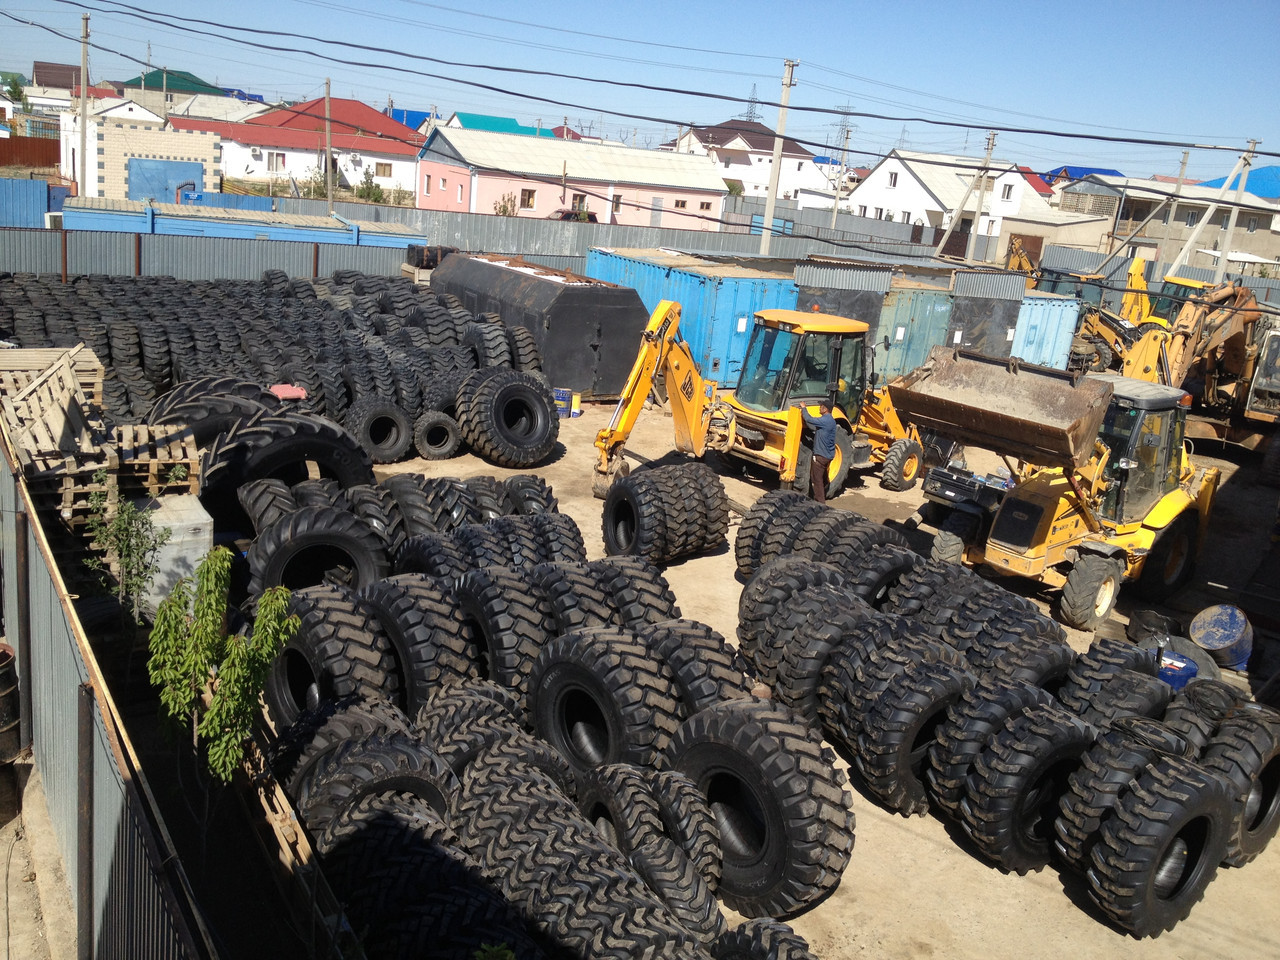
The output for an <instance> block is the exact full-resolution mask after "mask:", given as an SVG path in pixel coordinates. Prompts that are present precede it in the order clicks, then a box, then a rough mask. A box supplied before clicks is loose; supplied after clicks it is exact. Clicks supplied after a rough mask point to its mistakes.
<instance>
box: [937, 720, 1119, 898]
mask: <svg viewBox="0 0 1280 960" xmlns="http://www.w3.org/2000/svg"><path fill="white" fill-rule="evenodd" d="M1096 738H1097V731H1096V730H1094V729H1093V728H1092V727H1090V726H1089V725H1088V724H1087V723H1085V722H1084V721H1083V720H1081V719H1080V718H1079V717H1075V716H1073V715H1072V714H1070V713H1067V712H1066V711H1064V710H1061V709H1058V708H1056V707H1033V708H1031V709H1029V710H1027V711H1026V712H1024V713H1023V714H1022V715H1021V716H1020V717H1018V718H1017V719H1015V720H1013V721H1011V722H1010V723H1009V724H1008V725H1007V726H1006V727H1005V728H1004V729H1003V730H1001V731H1000V732H999V733H997V734H996V735H995V737H994V738H993V739H992V740H991V741H990V743H989V745H988V746H987V748H986V749H985V750H983V752H982V753H981V754H980V755H979V756H978V758H977V760H976V761H975V762H974V764H973V768H972V769H971V770H970V771H969V777H968V780H967V781H966V784H965V797H964V799H963V800H961V801H960V815H961V823H962V825H963V826H964V828H965V832H966V833H968V835H969V837H970V839H972V840H973V842H974V843H975V844H976V845H977V846H978V848H979V850H981V852H982V854H983V856H985V857H987V858H988V859H990V860H991V861H993V862H994V863H996V864H998V865H999V866H1000V867H1002V868H1003V869H1005V870H1008V871H1010V872H1012V873H1017V874H1019V875H1024V874H1026V873H1028V872H1029V871H1032V870H1039V869H1040V868H1042V867H1043V866H1045V864H1047V863H1048V862H1049V858H1050V854H1051V851H1052V849H1053V846H1052V844H1053V838H1054V830H1053V822H1054V820H1055V818H1056V817H1057V814H1058V799H1059V798H1060V797H1061V796H1062V794H1063V793H1065V792H1066V789H1067V783H1068V778H1069V777H1070V775H1071V774H1072V773H1074V772H1075V771H1076V770H1077V769H1079V767H1080V763H1081V757H1082V756H1083V754H1084V752H1085V751H1086V750H1087V749H1089V747H1090V746H1092V744H1093V741H1094V740H1095V739H1096Z"/></svg>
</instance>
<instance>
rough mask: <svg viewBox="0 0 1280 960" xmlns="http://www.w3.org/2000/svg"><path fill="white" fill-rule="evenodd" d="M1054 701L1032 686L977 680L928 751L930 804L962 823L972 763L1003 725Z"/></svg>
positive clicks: (996, 679)
mask: <svg viewBox="0 0 1280 960" xmlns="http://www.w3.org/2000/svg"><path fill="white" fill-rule="evenodd" d="M1052 702H1053V699H1052V698H1051V697H1050V696H1049V695H1048V694H1047V693H1045V691H1043V690H1041V689H1040V688H1039V687H1037V686H1035V685H1034V684H1030V683H1027V682H1025V681H1022V680H1009V679H1006V678H1001V677H995V676H991V675H979V676H978V677H977V679H976V682H975V683H974V685H973V687H972V688H970V689H969V690H967V691H965V692H964V693H963V694H962V695H961V696H960V698H959V699H958V700H957V701H956V702H955V703H954V704H952V706H951V707H950V708H949V709H948V710H947V718H946V720H945V721H944V722H943V723H941V724H940V725H939V726H938V730H937V735H936V736H935V738H934V742H933V744H931V745H930V747H929V766H928V769H927V770H926V771H925V782H926V783H927V784H928V787H929V794H930V796H932V797H933V800H934V802H935V803H936V804H937V805H938V806H939V807H941V808H942V810H943V811H945V812H946V813H947V814H948V815H949V816H951V817H952V818H954V819H957V820H958V819H959V818H960V801H961V800H963V799H964V791H965V783H966V782H967V780H968V777H969V772H970V771H971V770H972V769H973V764H974V761H976V760H977V759H978V756H979V755H980V754H981V753H982V751H983V750H984V749H985V748H986V746H987V744H988V743H989V742H990V741H991V738H992V737H994V736H995V735H996V734H997V733H999V732H1000V731H1001V730H1002V729H1003V728H1004V726H1005V724H1006V722H1008V721H1010V720H1014V719H1016V718H1017V717H1020V716H1022V714H1023V713H1024V712H1026V711H1027V710H1029V709H1031V708H1032V707H1041V706H1048V705H1049V704H1051V703H1052Z"/></svg>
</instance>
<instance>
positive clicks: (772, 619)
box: [738, 567, 871, 686]
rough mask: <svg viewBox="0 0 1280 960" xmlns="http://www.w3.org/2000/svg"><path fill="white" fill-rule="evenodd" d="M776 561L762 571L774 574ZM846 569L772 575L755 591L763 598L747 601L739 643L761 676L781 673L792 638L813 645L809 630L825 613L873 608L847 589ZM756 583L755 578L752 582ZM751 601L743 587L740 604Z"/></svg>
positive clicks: (849, 615) (848, 614) (770, 679)
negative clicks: (772, 569)
mask: <svg viewBox="0 0 1280 960" xmlns="http://www.w3.org/2000/svg"><path fill="white" fill-rule="evenodd" d="M771 573H772V571H771V568H770V567H764V568H762V570H761V572H760V573H759V574H758V575H757V577H765V576H766V575H767V574H771ZM835 577H840V574H838V573H836V574H834V575H833V574H831V573H830V571H829V570H823V569H820V568H819V569H812V568H811V572H810V571H805V570H792V571H788V572H787V573H783V572H779V573H778V574H777V575H770V576H769V580H768V583H766V584H764V585H763V589H761V590H759V591H756V590H753V591H752V599H758V602H756V603H751V604H750V605H748V606H747V613H748V615H745V616H744V615H740V618H739V623H738V641H739V644H738V649H739V650H740V651H741V652H742V655H743V657H744V658H745V659H746V660H747V662H748V663H749V664H750V665H751V667H752V670H753V672H754V673H755V675H756V676H757V677H759V678H760V679H761V680H763V681H764V682H765V683H767V684H769V685H771V686H772V685H773V683H774V682H775V681H776V680H777V678H778V669H779V665H780V664H781V662H782V659H783V658H784V657H785V656H786V653H787V649H788V647H790V646H791V645H792V644H800V645H803V646H806V647H807V646H808V645H809V635H810V632H811V631H812V630H813V629H814V625H815V624H817V623H821V622H822V619H821V618H822V615H823V613H825V614H826V615H828V616H831V617H833V618H835V617H836V616H837V615H839V616H840V618H841V621H842V622H846V621H848V620H850V619H856V618H858V617H864V616H867V615H869V614H870V613H871V611H870V609H869V608H868V607H866V605H865V604H863V603H862V602H861V601H859V599H858V598H857V597H855V596H853V594H851V593H849V592H848V591H847V590H845V589H844V586H843V578H842V577H841V579H839V580H835ZM748 589H751V584H748ZM747 601H748V597H747V592H746V591H743V600H742V601H740V602H739V610H742V608H743V606H744V604H746V603H747Z"/></svg>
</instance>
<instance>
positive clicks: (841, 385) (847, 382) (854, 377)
mask: <svg viewBox="0 0 1280 960" xmlns="http://www.w3.org/2000/svg"><path fill="white" fill-rule="evenodd" d="M862 343H863V341H862V338H861V337H845V338H844V346H843V347H842V348H841V350H840V376H839V378H838V379H837V381H836V406H838V407H839V408H840V409H841V410H843V411H844V412H845V416H847V417H848V418H849V419H850V420H857V419H858V410H859V405H860V404H861V403H862V390H863V370H862Z"/></svg>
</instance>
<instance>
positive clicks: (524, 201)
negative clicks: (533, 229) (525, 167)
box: [520, 190, 538, 210]
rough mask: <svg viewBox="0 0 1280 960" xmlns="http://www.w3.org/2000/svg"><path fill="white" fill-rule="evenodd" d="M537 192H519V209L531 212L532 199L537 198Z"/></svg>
mask: <svg viewBox="0 0 1280 960" xmlns="http://www.w3.org/2000/svg"><path fill="white" fill-rule="evenodd" d="M537 193H538V191H537V190H521V191H520V209H521V210H532V209H533V208H534V207H533V201H534V197H536V196H537Z"/></svg>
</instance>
